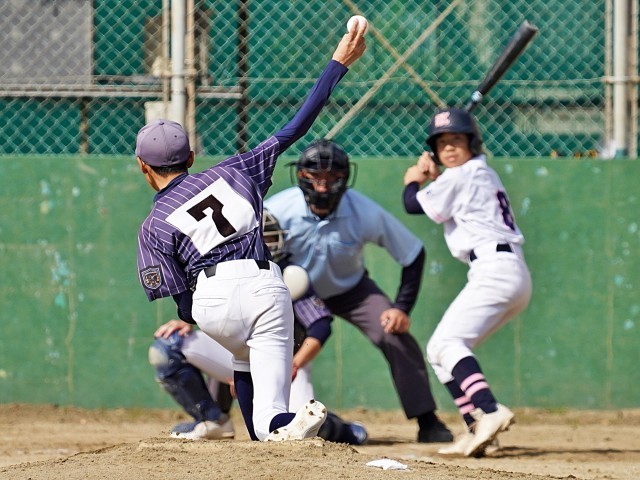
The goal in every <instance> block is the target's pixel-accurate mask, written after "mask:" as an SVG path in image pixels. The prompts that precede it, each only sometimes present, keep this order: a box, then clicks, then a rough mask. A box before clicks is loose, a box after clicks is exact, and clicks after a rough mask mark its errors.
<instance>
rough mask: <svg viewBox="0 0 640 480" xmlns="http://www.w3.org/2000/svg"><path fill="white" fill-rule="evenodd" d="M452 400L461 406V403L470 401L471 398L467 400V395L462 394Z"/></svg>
mask: <svg viewBox="0 0 640 480" xmlns="http://www.w3.org/2000/svg"><path fill="white" fill-rule="evenodd" d="M453 402H454V403H455V404H456V406H458V407H461V406H462V405H465V404H467V403H471V400H469V397H467V396H466V395H463V396H461V397H458V398H456V399H455V400H454V401H453Z"/></svg>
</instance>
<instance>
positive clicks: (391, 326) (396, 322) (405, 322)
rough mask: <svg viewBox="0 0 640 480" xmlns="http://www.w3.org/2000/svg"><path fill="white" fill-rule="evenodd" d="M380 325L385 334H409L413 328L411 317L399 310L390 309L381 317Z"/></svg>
mask: <svg viewBox="0 0 640 480" xmlns="http://www.w3.org/2000/svg"><path fill="white" fill-rule="evenodd" d="M380 324H381V325H382V328H384V332H385V333H407V332H408V331H409V327H410V326H411V320H410V319H409V315H407V314H406V313H405V312H403V311H402V310H400V309H398V308H390V309H388V310H385V311H384V312H382V315H380Z"/></svg>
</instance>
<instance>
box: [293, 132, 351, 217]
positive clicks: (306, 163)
mask: <svg viewBox="0 0 640 480" xmlns="http://www.w3.org/2000/svg"><path fill="white" fill-rule="evenodd" d="M289 165H291V166H293V165H295V167H296V177H297V182H298V186H299V187H300V188H301V189H302V191H303V192H304V199H305V200H306V202H307V205H309V206H313V207H314V208H315V209H316V210H320V211H326V212H327V214H329V213H331V212H333V211H334V210H335V209H336V208H337V206H338V204H339V203H340V199H341V198H342V195H343V194H344V192H345V191H346V190H347V188H348V187H350V186H352V185H353V183H354V181H355V173H356V171H357V168H356V165H355V164H353V163H351V162H349V156H348V155H347V153H346V152H345V151H344V150H343V148H342V147H341V146H340V145H338V144H337V143H335V142H333V141H331V140H324V139H323V140H317V141H315V142H313V143H312V144H311V145H309V146H308V147H307V148H305V149H304V151H303V152H302V155H300V158H299V159H298V161H297V162H295V163H292V164H289ZM352 169H353V172H354V175H353V176H351V170H352ZM350 177H351V178H352V181H351V183H349V178H350Z"/></svg>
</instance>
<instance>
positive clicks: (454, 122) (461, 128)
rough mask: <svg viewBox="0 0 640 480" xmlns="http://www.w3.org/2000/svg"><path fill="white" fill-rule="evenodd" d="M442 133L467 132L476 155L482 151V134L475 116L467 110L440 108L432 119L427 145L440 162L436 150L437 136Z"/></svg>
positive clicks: (470, 147)
mask: <svg viewBox="0 0 640 480" xmlns="http://www.w3.org/2000/svg"><path fill="white" fill-rule="evenodd" d="M441 133H466V134H467V136H468V137H469V150H471V153H473V154H474V155H480V154H481V153H482V135H481V134H480V130H479V129H478V126H477V125H476V121H475V120H474V119H473V116H472V115H471V114H470V113H469V112H467V111H466V110H462V109H459V108H444V109H442V110H438V111H437V112H436V114H435V115H434V116H433V118H432V119H431V123H429V129H428V135H429V136H428V137H427V140H426V142H427V145H429V148H431V152H432V153H433V157H434V159H435V161H436V162H437V163H440V159H439V158H438V152H437V151H436V138H437V137H438V135H440V134H441Z"/></svg>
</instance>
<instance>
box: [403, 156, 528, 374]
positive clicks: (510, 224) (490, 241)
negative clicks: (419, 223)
mask: <svg viewBox="0 0 640 480" xmlns="http://www.w3.org/2000/svg"><path fill="white" fill-rule="evenodd" d="M416 199H417V200H418V202H419V203H420V206H421V207H422V209H423V210H424V211H425V212H426V214H427V215H428V216H429V217H430V218H431V219H432V220H433V221H434V222H436V223H442V224H443V225H444V237H445V240H446V243H447V246H448V247H449V250H450V251H451V254H452V255H453V256H454V257H455V258H457V259H459V260H460V261H462V262H464V263H467V264H468V265H469V272H468V275H467V283H466V285H465V286H464V288H463V289H462V291H461V292H460V293H459V294H458V296H457V297H456V298H455V300H454V301H453V302H452V303H451V305H450V306H449V308H448V309H447V311H446V312H445V314H444V316H443V317H442V319H441V320H440V322H439V324H438V326H437V327H436V329H435V331H434V333H433V335H432V336H431V338H430V340H429V343H428V344H427V358H428V360H429V363H430V364H431V365H432V367H433V369H434V371H435V373H436V375H437V376H438V379H439V380H440V382H442V383H443V384H444V383H447V382H450V381H451V380H453V376H452V375H451V372H452V370H453V367H454V366H455V365H456V364H457V363H458V362H459V361H460V360H462V359H463V358H465V357H469V356H472V355H473V353H472V352H471V349H472V348H474V347H475V346H477V345H479V344H480V343H481V342H482V341H484V340H485V339H486V338H487V337H489V336H490V335H491V334H493V333H494V332H495V331H496V330H498V329H499V328H500V327H502V326H503V325H504V324H505V323H507V322H508V321H509V320H510V319H512V318H513V317H514V316H516V315H517V314H518V313H520V312H521V311H522V310H524V308H525V307H526V306H527V305H528V303H529V300H530V298H531V291H532V285H531V275H530V273H529V270H528V268H527V264H526V263H525V259H524V254H523V252H522V244H523V243H524V236H523V235H522V233H521V232H520V230H519V229H518V226H517V225H516V223H515V218H514V216H513V212H512V210H511V206H510V204H509V199H508V197H507V194H506V191H505V188H504V186H503V184H502V182H501V181H500V178H499V177H498V174H497V173H496V172H495V171H494V170H493V169H492V168H490V167H489V166H488V165H487V162H486V158H485V157H484V155H479V156H476V157H473V158H472V159H470V160H468V161H467V162H465V163H464V164H462V165H460V166H457V167H452V168H447V169H445V170H444V172H443V173H442V174H441V175H440V176H439V177H438V178H437V179H436V180H434V181H433V182H431V183H430V184H428V185H427V186H426V187H425V188H423V189H422V190H420V191H419V192H418V194H417V196H416Z"/></svg>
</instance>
